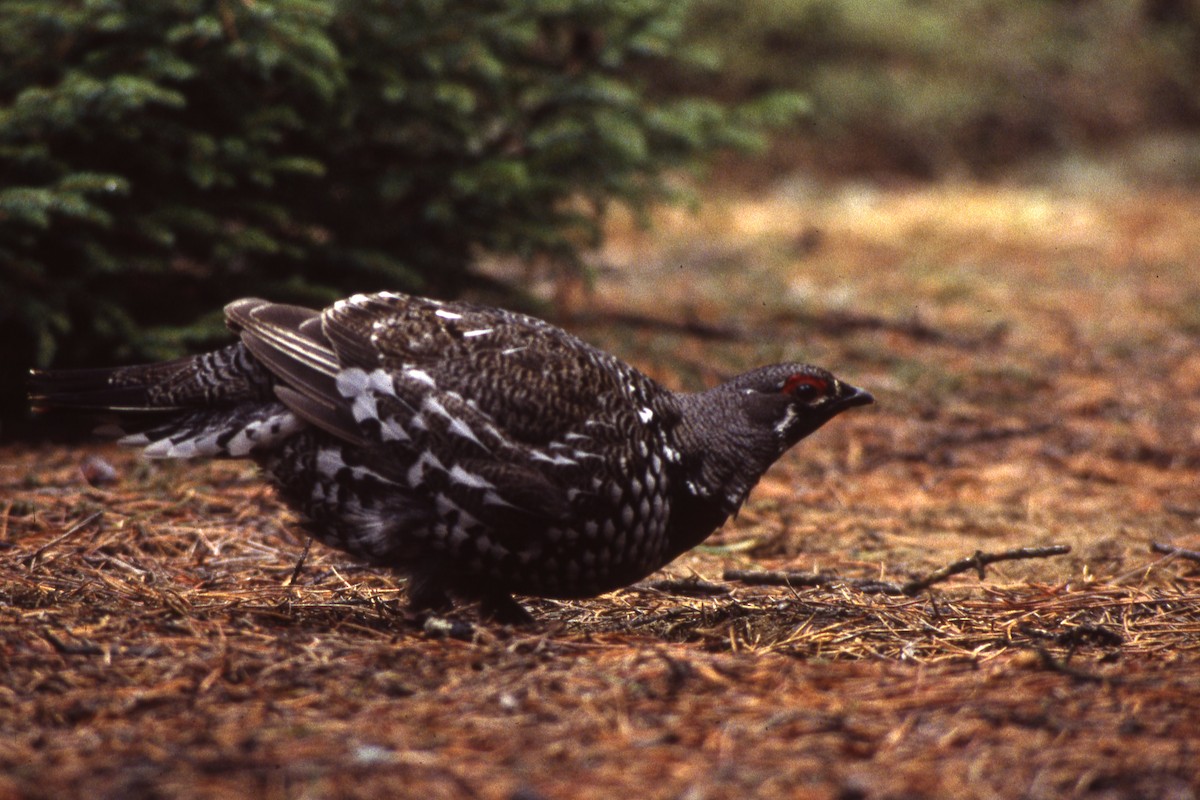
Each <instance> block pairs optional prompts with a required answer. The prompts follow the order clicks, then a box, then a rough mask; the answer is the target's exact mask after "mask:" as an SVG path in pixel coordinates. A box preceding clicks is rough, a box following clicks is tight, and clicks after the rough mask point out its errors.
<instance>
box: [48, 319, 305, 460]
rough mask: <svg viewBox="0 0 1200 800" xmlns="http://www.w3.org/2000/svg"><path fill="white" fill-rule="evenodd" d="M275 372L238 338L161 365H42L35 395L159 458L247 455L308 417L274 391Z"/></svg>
mask: <svg viewBox="0 0 1200 800" xmlns="http://www.w3.org/2000/svg"><path fill="white" fill-rule="evenodd" d="M274 384H275V379H274V378H273V377H272V376H271V373H270V372H268V371H267V369H266V368H265V367H264V366H263V365H262V364H260V363H259V362H258V361H256V360H255V359H254V357H253V356H252V355H250V353H249V351H248V350H247V349H246V347H245V346H244V345H243V344H241V343H238V344H233V345H230V346H229V347H226V348H224V349H221V350H217V351H214V352H212V353H205V354H203V355H197V356H187V357H185V358H179V359H175V360H173V361H164V362H161V363H158V364H143V365H138V366H132V367H114V368H110V369H79V370H47V371H41V370H35V371H33V372H31V373H30V378H29V399H30V401H31V404H32V406H33V408H34V410H36V411H38V412H42V413H46V412H53V411H56V410H63V411H82V412H87V413H88V414H94V415H96V416H97V417H99V418H100V421H101V422H103V423H105V424H104V425H102V426H101V428H99V429H97V433H100V434H102V435H105V436H110V437H121V438H120V440H119V441H120V443H121V444H126V445H134V446H141V447H143V448H144V449H145V453H146V455H148V456H150V457H157V458H191V457H195V456H209V457H212V456H216V457H221V456H225V457H234V458H239V457H244V456H247V455H250V454H251V453H252V452H255V451H258V452H261V451H262V450H264V449H268V448H270V447H273V446H275V445H276V444H278V443H279V442H280V441H282V440H283V439H285V438H287V437H288V436H291V435H292V434H294V433H295V432H297V431H298V430H300V429H301V428H302V427H303V425H304V423H302V422H301V421H300V420H299V418H297V417H296V415H295V414H293V413H292V412H291V411H289V410H288V409H287V408H286V407H285V406H284V405H283V404H282V403H280V402H279V401H278V400H277V399H276V398H275V394H274V391H273V389H274Z"/></svg>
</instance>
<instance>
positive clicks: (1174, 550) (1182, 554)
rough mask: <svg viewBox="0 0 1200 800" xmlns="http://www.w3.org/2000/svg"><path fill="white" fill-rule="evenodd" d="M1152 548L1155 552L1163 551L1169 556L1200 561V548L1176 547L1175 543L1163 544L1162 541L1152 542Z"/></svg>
mask: <svg viewBox="0 0 1200 800" xmlns="http://www.w3.org/2000/svg"><path fill="white" fill-rule="evenodd" d="M1150 549H1151V550H1153V551H1154V552H1155V553H1162V554H1163V555H1168V556H1178V557H1179V558H1186V559H1187V560H1189V561H1200V550H1185V549H1184V548H1182V547H1176V546H1175V545H1173V544H1163V543H1162V542H1152V543H1151V544H1150Z"/></svg>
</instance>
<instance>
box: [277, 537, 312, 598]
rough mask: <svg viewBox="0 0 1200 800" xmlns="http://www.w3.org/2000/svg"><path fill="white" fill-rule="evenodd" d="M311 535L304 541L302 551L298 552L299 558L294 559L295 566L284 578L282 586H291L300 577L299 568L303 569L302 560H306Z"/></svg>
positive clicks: (310, 543)
mask: <svg viewBox="0 0 1200 800" xmlns="http://www.w3.org/2000/svg"><path fill="white" fill-rule="evenodd" d="M312 543H313V537H311V536H310V537H308V541H306V542H305V543H304V551H303V552H301V553H300V558H298V559H296V566H295V567H294V568H293V569H292V574H291V575H288V576H287V579H286V580H284V582H283V585H284V586H291V585H292V584H294V583H295V582H296V579H297V578H299V577H300V570H302V569H304V562H305V561H307V560H308V551H309V550H310V549H312Z"/></svg>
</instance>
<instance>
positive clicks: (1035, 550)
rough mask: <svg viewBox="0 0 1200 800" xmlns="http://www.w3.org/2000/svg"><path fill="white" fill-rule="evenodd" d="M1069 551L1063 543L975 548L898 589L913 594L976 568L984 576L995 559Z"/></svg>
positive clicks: (1057, 554) (1006, 559)
mask: <svg viewBox="0 0 1200 800" xmlns="http://www.w3.org/2000/svg"><path fill="white" fill-rule="evenodd" d="M1069 552H1071V548H1070V547H1068V546H1067V545H1065V544H1056V545H1052V546H1051V547H1018V548H1017V549H1016V550H1005V551H1004V552H1002V553H985V552H983V551H982V550H976V551H975V555H973V556H971V557H970V558H963V559H960V560H958V561H955V562H954V563H953V564H947V565H946V566H944V567H942V568H941V569H936V570H934V571H933V572H931V573H929V574H928V575H926V576H925V577H923V578H917V579H915V580H911V581H909V582H908V583H906V584H904V585H903V586H901V587H900V591H901V592H903V593H904V594H907V595H914V594H917V593H918V592H922V591H924V590H925V589H928V588H929V587H930V586H932V585H934V584H935V583H941V582H942V581H944V580H946V579H947V578H949V577H951V576H952V575H958V574H959V573H961V572H967V571H968V570H972V569H974V570H977V571H978V572H979V579H980V580H983V578H984V574H985V573H984V567H986V566H987V565H988V564H995V563H996V562H997V561H1017V560H1019V559H1025V558H1050V557H1052V556H1061V555H1066V554H1067V553H1069Z"/></svg>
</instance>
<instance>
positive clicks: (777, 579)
mask: <svg viewBox="0 0 1200 800" xmlns="http://www.w3.org/2000/svg"><path fill="white" fill-rule="evenodd" d="M1069 552H1071V548H1070V547H1068V546H1067V545H1064V544H1059V545H1054V546H1052V547H1021V548H1018V549H1016V550H1005V551H1004V552H1002V553H984V552H982V551H980V550H976V551H975V554H974V555H973V556H971V557H970V558H964V559H960V560H958V561H955V562H954V563H953V564H948V565H946V566H944V567H942V568H941V569H937V570H934V571H933V572H931V573H929V574H928V575H925V576H924V577H921V578H916V579H914V580H911V581H908V582H907V583H905V584H903V585H896V584H894V583H890V582H888V581H878V580H855V579H853V578H840V577H838V576H837V575H830V574H828V573H811V572H781V571H778V570H744V569H729V570H725V574H724V576H723V577H724V578H725V580H727V581H737V582H739V583H744V584H746V585H747V586H793V587H795V586H820V587H826V586H834V585H839V584H840V585H845V586H851V587H853V588H855V589H858V590H859V591H860V592H867V593H868V594H887V595H900V594H904V595H909V596H912V595H915V594H918V593H920V592H922V591H924V590H925V589H928V588H929V587H930V586H932V585H934V584H935V583H941V582H942V581H944V580H946V579H947V578H949V577H951V576H953V575H957V574H959V573H960V572H967V571H968V570H972V569H974V570H977V571H978V572H979V577H980V579H982V578H983V577H984V567H986V566H987V565H988V564H995V563H996V562H997V561H1016V560H1018V559H1023V558H1049V557H1051V556H1061V555H1065V554H1066V553H1069Z"/></svg>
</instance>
